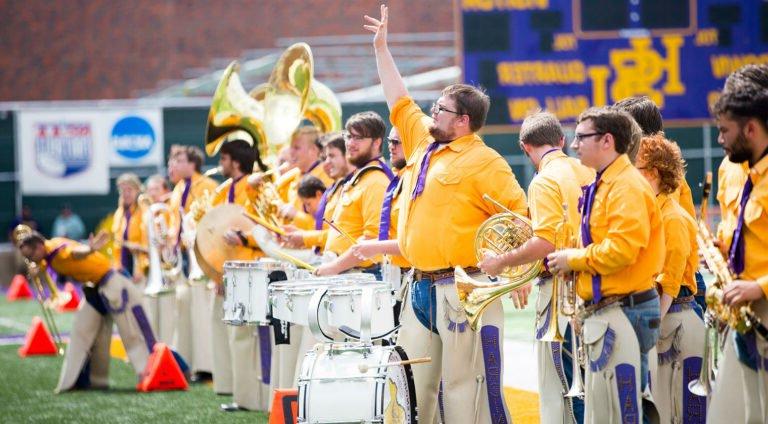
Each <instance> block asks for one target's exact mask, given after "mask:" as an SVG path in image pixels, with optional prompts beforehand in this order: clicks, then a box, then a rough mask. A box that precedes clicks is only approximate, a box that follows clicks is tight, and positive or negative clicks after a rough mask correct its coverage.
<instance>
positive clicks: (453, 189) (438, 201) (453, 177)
mask: <svg viewBox="0 0 768 424" xmlns="http://www.w3.org/2000/svg"><path fill="white" fill-rule="evenodd" d="M461 179H462V178H461V174H459V173H457V172H455V171H454V172H451V171H441V172H438V173H437V174H435V176H434V181H435V186H436V187H435V188H437V187H439V189H437V190H435V189H433V190H432V193H431V194H432V195H431V196H430V202H429V203H430V204H433V205H435V206H444V205H448V204H450V203H452V202H453V200H454V199H455V198H456V197H457V195H458V190H459V183H461Z"/></svg>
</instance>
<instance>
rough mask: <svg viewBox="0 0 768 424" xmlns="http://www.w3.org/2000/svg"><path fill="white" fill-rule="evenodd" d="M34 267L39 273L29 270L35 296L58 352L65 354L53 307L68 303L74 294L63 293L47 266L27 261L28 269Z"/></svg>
mask: <svg viewBox="0 0 768 424" xmlns="http://www.w3.org/2000/svg"><path fill="white" fill-rule="evenodd" d="M32 268H37V273H34V274H33V273H32V272H29V276H30V277H31V278H30V280H31V281H32V283H33V285H34V286H35V292H36V293H35V297H36V299H37V302H38V303H39V304H40V309H41V310H42V314H43V321H44V322H45V326H46V327H48V328H49V329H50V330H51V335H52V336H53V341H54V343H55V344H56V353H58V354H59V355H63V354H64V340H63V339H62V337H61V332H59V326H58V325H57V324H56V320H55V319H54V316H53V312H52V311H51V309H53V308H55V307H57V306H60V305H64V304H66V303H67V302H69V300H70V299H71V298H72V295H71V294H70V293H66V292H65V293H62V292H60V291H59V290H58V288H57V287H56V284H55V283H54V282H53V280H51V276H50V275H48V269H47V266H43V267H38V265H37V264H35V263H34V262H30V261H27V269H29V270H30V271H31V270H32ZM41 273H42V275H43V278H44V279H45V285H46V286H48V293H50V297H49V298H48V299H46V296H45V290H44V289H43V283H42V281H40V274H41ZM33 275H34V276H33Z"/></svg>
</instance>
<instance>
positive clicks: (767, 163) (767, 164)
mask: <svg viewBox="0 0 768 424" xmlns="http://www.w3.org/2000/svg"><path fill="white" fill-rule="evenodd" d="M766 172H768V155H765V156H763V158H762V159H760V160H759V161H757V163H756V164H755V166H753V167H752V169H750V170H749V174H750V176H754V177H755V179H762V178H763V177H765V174H766ZM755 182H757V181H755Z"/></svg>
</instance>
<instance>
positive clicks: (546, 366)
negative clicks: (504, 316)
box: [534, 278, 576, 424]
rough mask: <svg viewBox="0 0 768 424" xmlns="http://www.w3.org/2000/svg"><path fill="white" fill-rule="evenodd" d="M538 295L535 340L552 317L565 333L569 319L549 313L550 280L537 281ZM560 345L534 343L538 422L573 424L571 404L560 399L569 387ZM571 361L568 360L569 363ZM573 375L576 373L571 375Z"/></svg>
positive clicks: (562, 398) (564, 399)
mask: <svg viewBox="0 0 768 424" xmlns="http://www.w3.org/2000/svg"><path fill="white" fill-rule="evenodd" d="M537 287H538V289H539V294H538V297H537V299H536V327H537V328H536V336H537V338H538V337H539V333H543V332H544V331H546V329H547V327H548V326H549V324H550V323H551V322H552V321H551V320H552V317H553V316H557V317H558V328H559V329H560V332H561V334H564V333H565V329H566V327H567V325H568V319H567V318H565V317H563V316H561V315H560V314H559V313H557V311H552V310H551V307H550V306H551V300H552V278H547V279H543V280H540V281H539V283H538V284H537ZM562 345H563V343H560V342H542V341H536V342H535V344H534V349H535V351H536V364H537V366H538V383H539V415H540V417H541V418H540V419H541V422H542V423H544V424H548V423H553V424H554V423H558V424H559V423H575V421H576V419H575V417H574V415H573V402H572V401H571V399H569V398H566V397H564V396H563V394H564V393H567V392H568V389H569V385H568V380H567V379H566V376H565V371H564V369H563V366H564V364H563V360H565V357H564V356H563V353H562ZM568 360H570V359H568ZM574 372H575V371H574Z"/></svg>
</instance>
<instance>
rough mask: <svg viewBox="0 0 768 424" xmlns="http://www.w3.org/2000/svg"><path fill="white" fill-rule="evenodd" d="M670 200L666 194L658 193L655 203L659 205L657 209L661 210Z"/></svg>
mask: <svg viewBox="0 0 768 424" xmlns="http://www.w3.org/2000/svg"><path fill="white" fill-rule="evenodd" d="M671 200H672V198H671V197H670V196H669V194H667V193H659V194H657V195H656V203H657V204H658V205H659V209H663V208H664V205H666V204H667V202H669V201H671Z"/></svg>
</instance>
